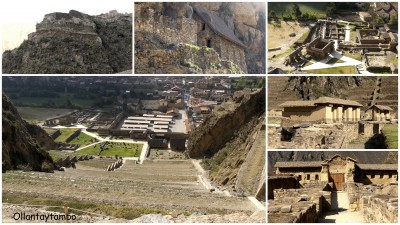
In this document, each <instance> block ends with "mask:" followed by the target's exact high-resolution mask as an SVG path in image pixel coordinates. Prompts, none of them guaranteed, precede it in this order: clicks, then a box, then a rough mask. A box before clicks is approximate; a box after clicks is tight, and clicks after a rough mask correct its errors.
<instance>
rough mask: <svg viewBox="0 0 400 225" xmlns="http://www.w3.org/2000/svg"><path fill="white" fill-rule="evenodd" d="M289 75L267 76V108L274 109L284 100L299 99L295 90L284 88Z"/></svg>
mask: <svg viewBox="0 0 400 225" xmlns="http://www.w3.org/2000/svg"><path fill="white" fill-rule="evenodd" d="M288 80H289V77H286V76H270V77H269V78H268V110H271V109H274V108H276V107H277V106H279V105H280V104H282V103H284V102H286V101H293V100H300V96H297V95H296V93H295V92H293V91H289V90H286V85H287V84H288Z"/></svg>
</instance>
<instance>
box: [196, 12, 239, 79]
mask: <svg viewBox="0 0 400 225" xmlns="http://www.w3.org/2000/svg"><path fill="white" fill-rule="evenodd" d="M193 10H194V12H195V14H194V15H193V19H194V20H195V21H196V23H197V45H199V46H207V47H208V48H213V49H215V50H216V51H217V52H218V53H219V54H220V57H221V58H223V59H227V60H230V61H232V62H234V63H235V64H237V65H239V66H240V67H241V68H242V69H243V71H247V70H246V61H245V55H244V49H245V48H246V46H245V45H244V44H243V43H242V42H241V41H240V40H239V39H238V38H237V37H236V36H235V34H234V33H233V31H232V30H231V29H229V27H228V26H227V25H226V23H225V22H224V21H223V20H222V19H221V18H220V17H219V16H218V14H217V13H216V12H213V11H210V10H207V9H205V8H202V7H199V6H195V7H193Z"/></svg>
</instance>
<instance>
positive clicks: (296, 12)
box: [292, 3, 301, 19]
mask: <svg viewBox="0 0 400 225" xmlns="http://www.w3.org/2000/svg"><path fill="white" fill-rule="evenodd" d="M292 14H293V15H294V17H295V18H296V19H299V18H301V11H300V7H299V6H298V5H297V4H296V3H293V6H292Z"/></svg>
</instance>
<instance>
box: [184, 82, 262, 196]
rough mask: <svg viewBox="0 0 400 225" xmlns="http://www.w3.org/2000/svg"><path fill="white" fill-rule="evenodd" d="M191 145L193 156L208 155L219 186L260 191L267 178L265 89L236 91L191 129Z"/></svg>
mask: <svg viewBox="0 0 400 225" xmlns="http://www.w3.org/2000/svg"><path fill="white" fill-rule="evenodd" d="M188 149H189V156H190V157H192V158H200V159H204V160H203V162H202V165H203V167H204V168H205V169H207V170H209V171H210V173H209V178H210V179H211V181H212V182H213V183H214V184H216V185H217V186H224V187H225V188H228V189H230V188H232V190H233V191H234V192H237V193H242V194H244V195H254V194H256V191H257V189H258V188H259V187H260V185H262V183H263V182H265V173H264V172H265V170H264V169H265V151H266V144H265V89H264V88H263V89H257V90H249V89H245V90H243V91H238V92H235V94H234V96H233V98H232V100H230V101H227V102H224V103H223V104H222V105H220V106H219V107H217V108H216V109H214V111H213V113H212V114H211V115H210V116H209V117H208V118H207V119H206V120H205V121H204V122H203V123H202V124H201V125H200V126H199V127H197V128H196V129H195V130H194V131H193V132H192V133H190V135H189V142H188ZM263 174H264V176H263Z"/></svg>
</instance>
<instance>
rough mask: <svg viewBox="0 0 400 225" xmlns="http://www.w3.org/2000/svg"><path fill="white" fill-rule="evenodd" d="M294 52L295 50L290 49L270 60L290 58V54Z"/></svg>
mask: <svg viewBox="0 0 400 225" xmlns="http://www.w3.org/2000/svg"><path fill="white" fill-rule="evenodd" d="M293 51H294V49H293V48H289V49H288V50H286V51H285V52H282V53H279V54H278V55H275V57H269V58H268V60H276V59H279V58H282V57H286V56H288V55H289V54H290V53H292V52H293Z"/></svg>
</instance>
